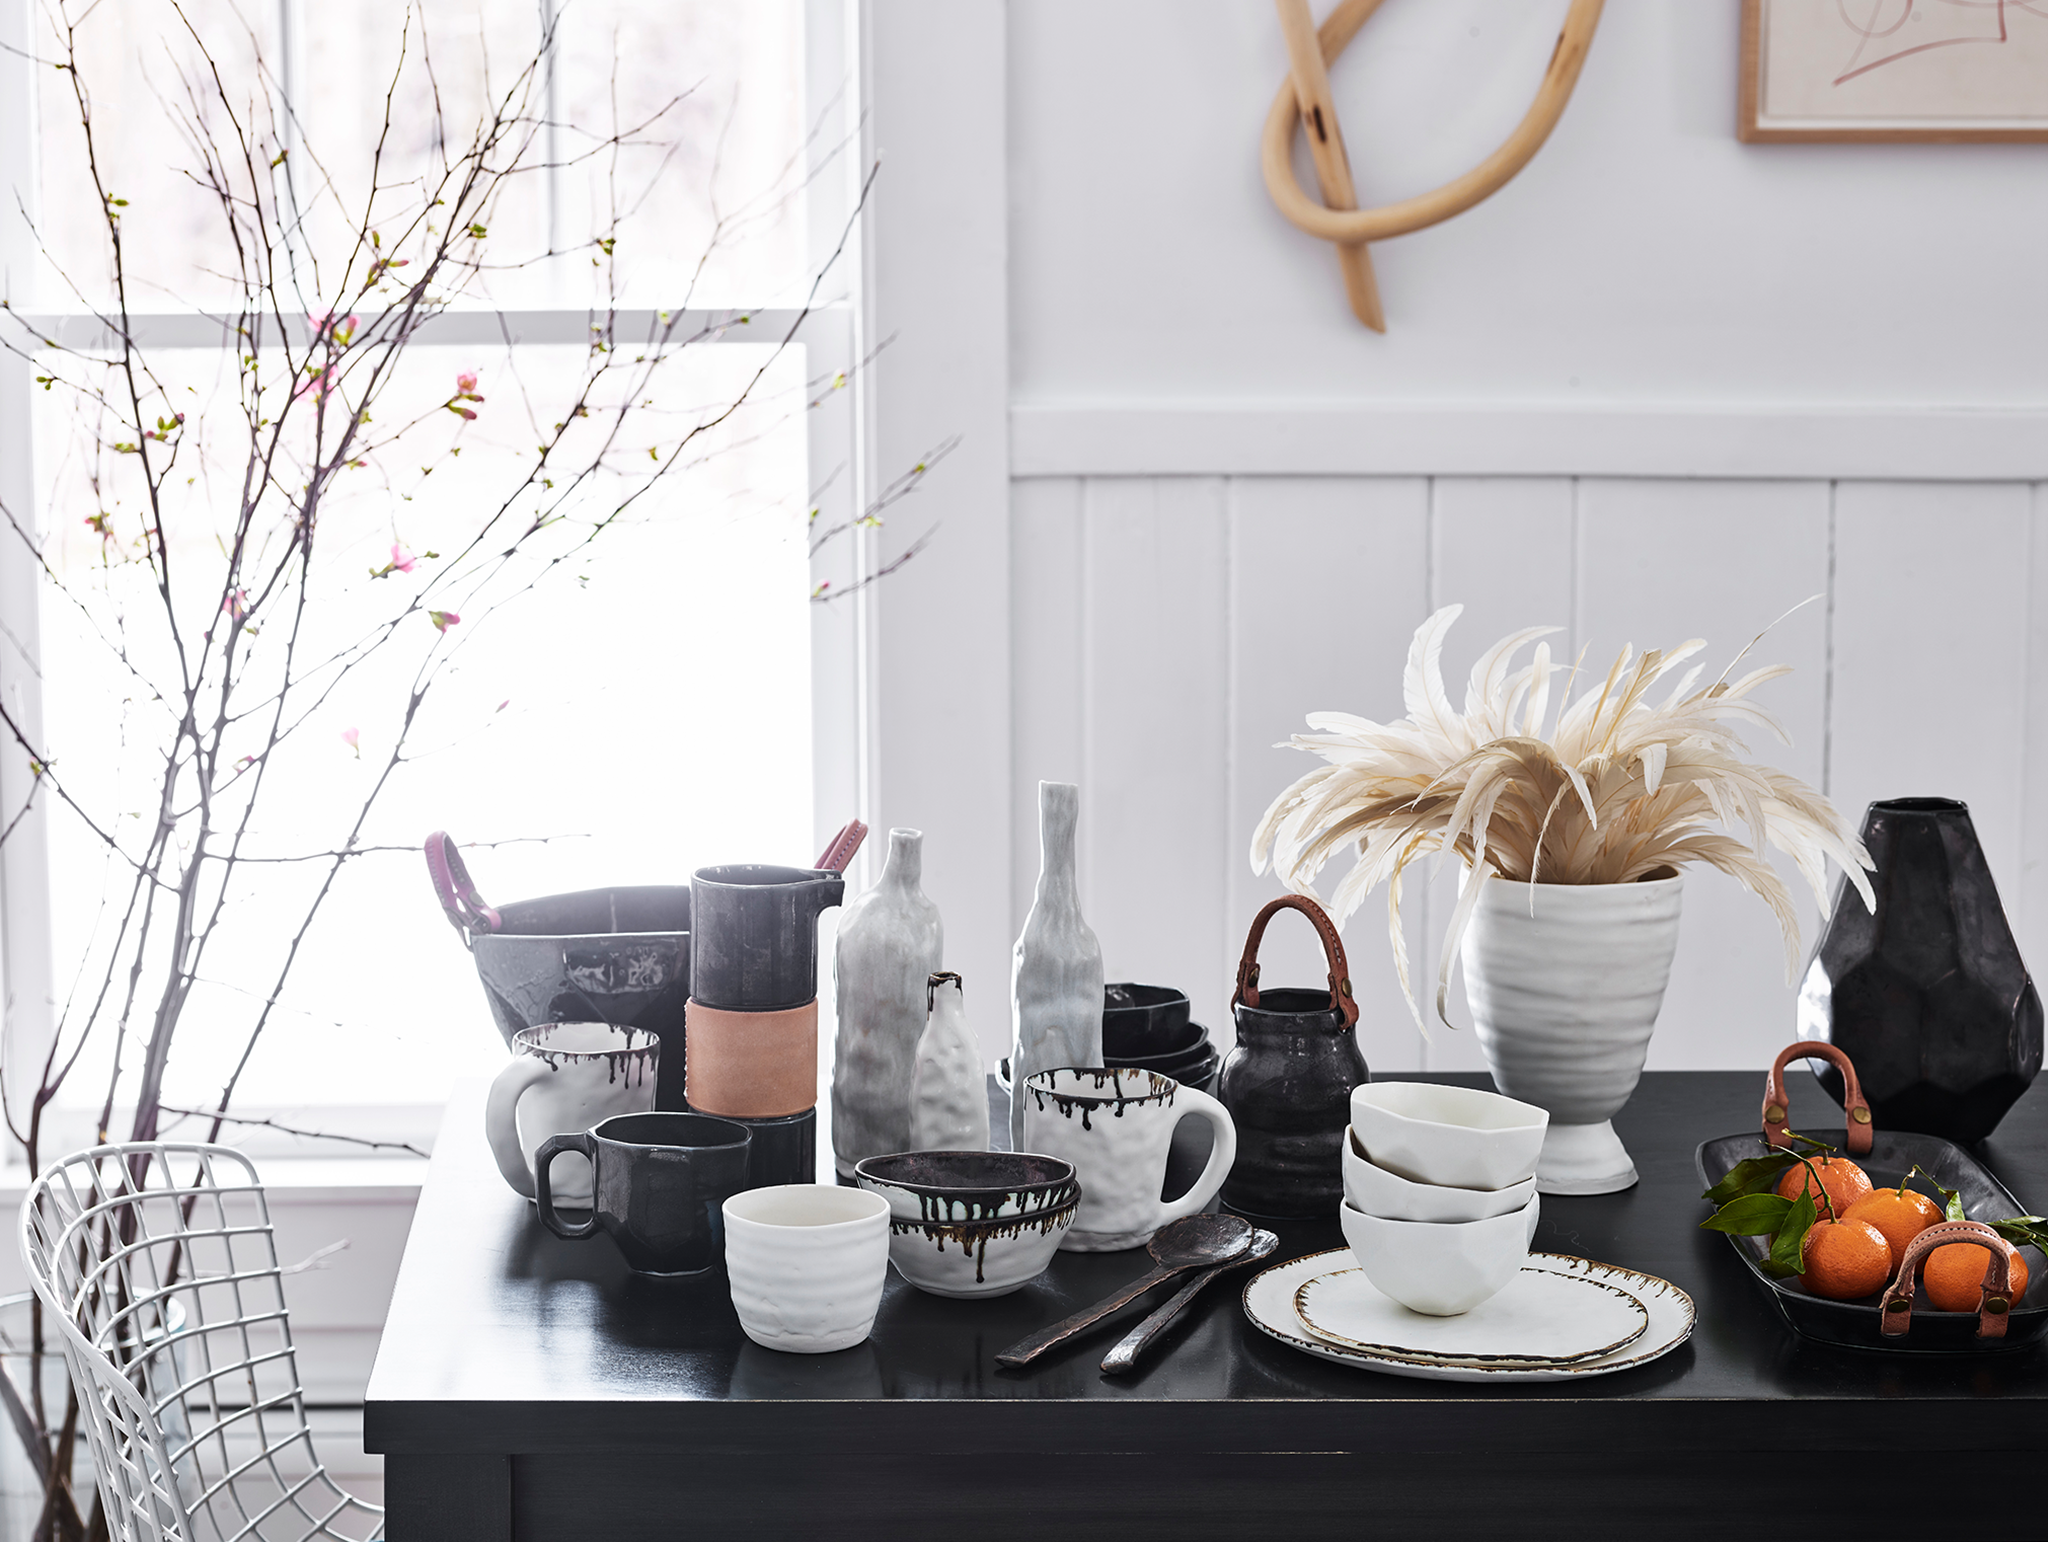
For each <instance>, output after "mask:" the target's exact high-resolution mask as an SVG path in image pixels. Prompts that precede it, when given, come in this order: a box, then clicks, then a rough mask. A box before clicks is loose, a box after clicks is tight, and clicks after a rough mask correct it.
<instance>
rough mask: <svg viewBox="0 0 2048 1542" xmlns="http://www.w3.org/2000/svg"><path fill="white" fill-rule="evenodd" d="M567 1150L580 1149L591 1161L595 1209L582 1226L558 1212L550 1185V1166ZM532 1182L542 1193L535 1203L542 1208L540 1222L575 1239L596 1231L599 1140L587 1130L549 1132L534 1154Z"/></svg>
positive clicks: (592, 1197)
mask: <svg viewBox="0 0 2048 1542" xmlns="http://www.w3.org/2000/svg"><path fill="white" fill-rule="evenodd" d="M564 1151H580V1152H582V1153H583V1155H584V1156H585V1157H586V1158H588V1159H589V1161H590V1197H591V1200H592V1202H593V1208H592V1210H591V1212H590V1219H589V1220H587V1221H585V1222H584V1223H583V1224H582V1225H581V1226H571V1225H570V1224H569V1223H568V1222H567V1221H565V1220H563V1219H562V1218H561V1216H560V1215H558V1214H557V1213H556V1212H555V1196H554V1194H553V1193H552V1192H551V1191H550V1189H549V1187H548V1168H549V1167H550V1166H552V1165H553V1163H554V1160H555V1158H556V1157H558V1156H560V1155H561V1154H562V1153H563V1152H564ZM533 1181H534V1186H535V1187H536V1188H537V1189H539V1191H540V1192H539V1193H537V1194H536V1195H535V1196H534V1203H535V1205H536V1206H537V1207H538V1208H539V1210H540V1223H541V1225H543V1226H545V1227H546V1228H547V1229H548V1230H549V1231H551V1232H553V1233H554V1234H555V1235H556V1236H557V1237H566V1238H568V1239H569V1240H570V1241H571V1242H574V1241H575V1240H576V1239H577V1238H578V1237H587V1236H589V1235H590V1234H591V1233H592V1232H594V1231H596V1230H597V1211H596V1209H595V1208H594V1205H595V1201H596V1199H597V1142H596V1141H594V1140H592V1139H591V1138H590V1132H589V1131H588V1130H580V1131H578V1132H577V1133H576V1134H574V1135H550V1136H549V1137H548V1138H547V1139H546V1140H544V1141H542V1142H541V1143H540V1150H539V1151H537V1152H535V1153H534V1157H533Z"/></svg>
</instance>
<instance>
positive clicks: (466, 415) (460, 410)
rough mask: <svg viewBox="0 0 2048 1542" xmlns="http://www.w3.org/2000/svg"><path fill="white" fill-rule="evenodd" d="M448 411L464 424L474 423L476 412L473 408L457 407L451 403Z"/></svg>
mask: <svg viewBox="0 0 2048 1542" xmlns="http://www.w3.org/2000/svg"><path fill="white" fill-rule="evenodd" d="M449 411H451V412H453V413H454V414H455V415H456V416H457V417H458V418H461V419H462V420H463V421H465V422H468V423H474V422H475V421H476V412H475V409H473V408H470V407H457V406H455V405H453V404H452V403H451V404H450V406H449Z"/></svg>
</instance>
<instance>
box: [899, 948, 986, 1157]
mask: <svg viewBox="0 0 2048 1542" xmlns="http://www.w3.org/2000/svg"><path fill="white" fill-rule="evenodd" d="M926 1000H927V1001H928V1002H929V1003H930V1005H931V1011H930V1014H929V1015H928V1016H927V1017H926V1018H925V1024H924V1037H923V1038H921V1039H919V1040H918V1041H917V1066H916V1069H915V1070H913V1071H912V1072H911V1077H910V1144H909V1145H908V1146H906V1147H905V1148H904V1149H905V1150H906V1151H986V1150H988V1078H987V1076H986V1074H985V1073H984V1072H983V1071H982V1068H981V1066H982V1060H981V1047H980V1046H979V1045H978V1044H976V1043H975V1042H974V1031H973V1029H971V1028H969V1027H968V1026H967V1005H966V1002H965V1001H964V1000H963V999H962V997H961V993H960V976H958V975H957V974H953V973H951V972H947V973H942V974H935V975H933V976H932V977H931V982H930V984H929V985H928V986H927V987H926Z"/></svg>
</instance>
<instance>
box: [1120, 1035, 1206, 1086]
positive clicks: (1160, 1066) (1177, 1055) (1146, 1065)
mask: <svg viewBox="0 0 2048 1542" xmlns="http://www.w3.org/2000/svg"><path fill="white" fill-rule="evenodd" d="M1188 1028H1189V1030H1190V1037H1189V1038H1188V1039H1187V1041H1186V1042H1185V1043H1184V1044H1182V1045H1180V1046H1179V1047H1178V1048H1175V1049H1171V1050H1167V1051H1165V1052H1163V1053H1154V1054H1128V1053H1124V1054H1119V1053H1118V1052H1117V1051H1116V1050H1114V1049H1111V1048H1110V1046H1109V1041H1108V1039H1107V1037H1106V1036H1105V1038H1104V1040H1103V1045H1102V1063H1103V1064H1104V1065H1117V1066H1135V1067H1137V1068H1138V1069H1139V1070H1141V1071H1157V1072H1158V1073H1159V1074H1160V1075H1161V1076H1172V1077H1178V1076H1179V1075H1180V1072H1179V1071H1178V1070H1176V1069H1175V1067H1177V1066H1190V1065H1194V1064H1195V1063H1197V1062H1198V1061H1200V1060H1203V1059H1205V1058H1206V1057H1208V1056H1211V1055H1214V1054H1215V1053H1216V1046H1215V1045H1213V1044H1211V1043H1210V1042H1209V1030H1208V1029H1206V1028H1204V1027H1203V1026H1202V1025H1201V1024H1200V1023H1189V1024H1188Z"/></svg>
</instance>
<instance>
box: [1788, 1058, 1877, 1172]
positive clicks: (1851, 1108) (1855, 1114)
mask: <svg viewBox="0 0 2048 1542" xmlns="http://www.w3.org/2000/svg"><path fill="white" fill-rule="evenodd" d="M1794 1060H1825V1061H1826V1062H1827V1063H1828V1064H1829V1065H1831V1066H1833V1067H1834V1068H1835V1069H1836V1070H1837V1071H1840V1072H1841V1073H1842V1113H1843V1116H1844V1118H1845V1119H1846V1120H1847V1122H1848V1125H1849V1154H1850V1155H1851V1156H1868V1155H1869V1154H1870V1137H1871V1135H1872V1134H1873V1133H1874V1131H1873V1126H1872V1124H1871V1119H1870V1104H1869V1103H1868V1102H1867V1101H1866V1100H1865V1099H1864V1096H1863V1086H1862V1084H1861V1083H1860V1082H1858V1081H1857V1080H1856V1067H1854V1066H1853V1065H1851V1064H1849V1057H1848V1056H1847V1055H1845V1054H1843V1053H1842V1052H1841V1051H1840V1050H1838V1049H1836V1048H1835V1046H1834V1045H1832V1044H1824V1043H1821V1042H1820V1041H1818V1040H1811V1041H1809V1040H1801V1041H1800V1042H1799V1043H1797V1044H1788V1045H1786V1046H1785V1047H1784V1048H1783V1049H1781V1050H1780V1051H1778V1058H1777V1059H1776V1060H1774V1061H1772V1062H1771V1069H1770V1074H1769V1075H1767V1076H1765V1077H1764V1141H1765V1143H1766V1144H1768V1145H1771V1146H1775V1147H1777V1148H1779V1149H1781V1150H1782V1149H1783V1148H1785V1147H1787V1146H1789V1145H1791V1144H1792V1131H1791V1126H1790V1124H1789V1123H1788V1120H1789V1119H1790V1115H1791V1105H1790V1104H1789V1103H1788V1102H1787V1101H1786V1098H1785V1067H1786V1066H1787V1065H1788V1064H1789V1063H1790V1062H1792V1061H1794Z"/></svg>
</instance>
